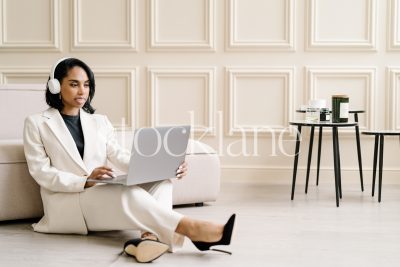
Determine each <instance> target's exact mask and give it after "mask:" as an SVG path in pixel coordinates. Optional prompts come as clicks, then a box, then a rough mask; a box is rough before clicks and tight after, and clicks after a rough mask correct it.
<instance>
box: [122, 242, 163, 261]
mask: <svg viewBox="0 0 400 267" xmlns="http://www.w3.org/2000/svg"><path fill="white" fill-rule="evenodd" d="M168 248H169V247H168V245H167V244H164V243H161V242H160V241H156V240H151V239H141V238H136V239H131V240H128V241H126V243H125V244H124V251H125V253H126V254H128V255H129V256H132V257H135V258H136V260H137V261H138V262H152V261H153V260H155V259H157V258H159V257H160V256H161V255H163V254H164V253H165V252H167V250H168Z"/></svg>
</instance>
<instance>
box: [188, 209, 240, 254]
mask: <svg viewBox="0 0 400 267" xmlns="http://www.w3.org/2000/svg"><path fill="white" fill-rule="evenodd" d="M235 218H236V214H232V216H231V217H230V218H229V220H228V221H227V222H226V224H225V226H224V231H223V232H222V237H221V239H220V240H219V241H216V242H202V241H192V243H193V244H194V245H195V246H196V248H197V249H198V250H200V251H206V250H214V251H219V252H224V253H227V254H229V255H232V252H229V251H226V250H222V249H215V248H211V247H213V246H219V245H229V244H230V243H231V238H232V232H233V226H234V224H235Z"/></svg>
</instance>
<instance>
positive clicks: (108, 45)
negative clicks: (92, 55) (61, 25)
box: [72, 0, 137, 51]
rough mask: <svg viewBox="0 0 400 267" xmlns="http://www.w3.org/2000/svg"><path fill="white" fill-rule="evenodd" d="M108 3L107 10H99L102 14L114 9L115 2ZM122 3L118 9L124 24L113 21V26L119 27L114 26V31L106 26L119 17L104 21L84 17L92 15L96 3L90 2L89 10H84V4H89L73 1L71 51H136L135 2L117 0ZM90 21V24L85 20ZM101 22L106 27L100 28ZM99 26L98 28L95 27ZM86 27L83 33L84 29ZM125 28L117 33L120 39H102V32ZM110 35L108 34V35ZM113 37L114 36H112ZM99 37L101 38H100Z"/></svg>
mask: <svg viewBox="0 0 400 267" xmlns="http://www.w3.org/2000/svg"><path fill="white" fill-rule="evenodd" d="M115 1H116V0H114V1H110V6H109V8H108V9H106V8H105V7H102V9H103V10H99V12H100V11H101V12H102V13H107V12H108V10H113V9H115V8H116V7H115V3H116V2H115ZM118 1H120V2H122V4H121V6H120V8H121V10H122V11H124V12H123V14H124V16H125V23H118V21H115V22H114V23H115V25H118V24H120V25H119V26H115V27H114V29H112V28H110V27H108V29H107V28H106V29H105V27H107V26H106V25H107V24H109V23H110V20H111V22H112V19H113V18H114V20H119V19H120V16H114V17H113V16H107V19H105V18H104V17H102V16H85V12H90V13H93V7H96V6H99V5H97V1H94V0H93V1H92V2H93V3H92V5H90V8H91V10H89V11H88V10H86V9H85V6H84V5H83V4H84V3H86V4H87V3H89V2H88V1H87V0H73V5H72V9H73V33H72V50H73V51H80V50H86V51H92V50H100V51H104V50H118V51H136V24H137V23H136V20H137V12H136V10H137V5H136V1H137V0H118ZM84 19H85V20H86V22H87V24H88V25H85V23H84ZM89 19H90V20H91V21H90V23H89V21H87V20H89ZM102 22H105V23H106V25H103V26H101V25H102V24H104V23H102ZM97 25H100V27H98V28H97V27H95V26H97ZM85 26H86V27H88V29H87V30H86V31H85V30H84V27H85ZM122 27H126V28H125V30H123V31H122V32H120V33H119V35H121V36H119V37H120V38H117V37H116V36H112V37H108V38H109V39H107V38H104V36H106V35H105V34H104V31H106V32H108V33H111V32H114V31H115V28H122ZM88 33H91V34H94V35H95V36H92V37H90V36H85V34H88ZM108 35H110V34H108ZM114 35H115V34H114ZM100 36H101V37H100Z"/></svg>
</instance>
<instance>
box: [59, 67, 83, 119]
mask: <svg viewBox="0 0 400 267" xmlns="http://www.w3.org/2000/svg"><path fill="white" fill-rule="evenodd" d="M89 91H90V88H89V78H88V76H87V74H86V72H85V70H84V69H82V68H81V67H78V66H75V67H73V68H71V69H70V70H69V71H68V75H67V76H66V77H64V79H63V80H62V83H61V93H60V94H61V99H62V102H63V104H64V108H63V110H62V111H61V112H62V113H63V114H66V115H78V114H79V110H80V108H82V107H83V105H84V104H85V103H86V100H87V99H88V96H89Z"/></svg>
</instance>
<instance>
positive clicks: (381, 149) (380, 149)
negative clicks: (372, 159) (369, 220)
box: [378, 134, 385, 202]
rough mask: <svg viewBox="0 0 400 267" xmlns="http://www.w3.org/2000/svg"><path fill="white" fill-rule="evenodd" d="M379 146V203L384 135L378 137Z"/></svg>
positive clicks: (379, 198) (379, 199)
mask: <svg viewBox="0 0 400 267" xmlns="http://www.w3.org/2000/svg"><path fill="white" fill-rule="evenodd" d="M380 139H381V140H380V144H379V195H378V201H379V202H381V196H382V170H383V143H384V139H385V137H384V135H383V134H381V136H380Z"/></svg>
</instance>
